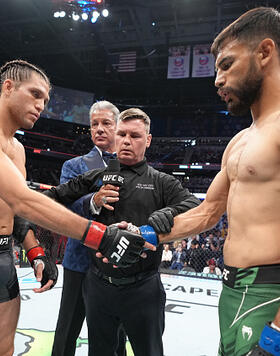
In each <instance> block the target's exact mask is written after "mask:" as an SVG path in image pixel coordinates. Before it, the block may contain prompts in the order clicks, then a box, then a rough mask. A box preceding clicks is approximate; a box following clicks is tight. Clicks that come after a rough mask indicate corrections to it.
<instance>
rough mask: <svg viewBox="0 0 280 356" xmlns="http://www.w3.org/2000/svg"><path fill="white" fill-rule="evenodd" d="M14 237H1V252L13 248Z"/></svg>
mask: <svg viewBox="0 0 280 356" xmlns="http://www.w3.org/2000/svg"><path fill="white" fill-rule="evenodd" d="M12 237H13V235H0V252H1V251H7V250H10V249H11V248H12Z"/></svg>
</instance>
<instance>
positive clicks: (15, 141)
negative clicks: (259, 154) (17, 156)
mask: <svg viewBox="0 0 280 356" xmlns="http://www.w3.org/2000/svg"><path fill="white" fill-rule="evenodd" d="M13 145H14V148H15V150H16V151H18V152H24V147H23V144H22V143H20V142H19V140H18V139H17V138H15V137H13Z"/></svg>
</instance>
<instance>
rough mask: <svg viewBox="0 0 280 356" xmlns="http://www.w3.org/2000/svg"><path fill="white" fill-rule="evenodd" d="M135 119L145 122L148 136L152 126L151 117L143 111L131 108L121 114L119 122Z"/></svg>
mask: <svg viewBox="0 0 280 356" xmlns="http://www.w3.org/2000/svg"><path fill="white" fill-rule="evenodd" d="M133 119H140V120H143V122H144V124H145V127H146V132H147V134H149V133H150V126H151V119H150V118H149V116H148V115H147V114H146V113H145V112H144V111H142V110H141V109H138V108H130V109H127V110H124V111H122V112H121V113H120V116H119V118H118V122H120V121H127V120H133Z"/></svg>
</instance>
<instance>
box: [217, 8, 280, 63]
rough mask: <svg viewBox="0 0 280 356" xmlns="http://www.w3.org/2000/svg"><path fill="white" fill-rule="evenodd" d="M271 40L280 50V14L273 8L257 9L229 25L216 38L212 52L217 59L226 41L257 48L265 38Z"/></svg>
mask: <svg viewBox="0 0 280 356" xmlns="http://www.w3.org/2000/svg"><path fill="white" fill-rule="evenodd" d="M267 37H268V38H271V39H272V40H273V41H274V42H275V45H276V48H277V51H278V52H279V48H280V13H279V11H278V10H276V9H274V8H272V7H257V8H255V9H252V10H249V11H247V12H245V13H244V14H243V15H241V16H240V17H239V18H238V19H237V20H235V21H234V22H233V23H231V24H230V25H228V26H227V27H226V28H225V29H223V30H222V32H220V34H219V35H218V36H217V37H216V38H215V40H214V42H213V44H212V47H211V52H212V53H213V54H214V56H215V57H217V55H218V53H219V51H220V50H221V48H222V47H223V45H224V44H225V42H226V41H228V40H231V39H232V40H235V39H237V40H238V41H241V42H244V43H245V44H247V45H248V46H249V47H252V48H255V46H256V45H257V44H258V43H259V42H260V41H262V40H263V39H265V38H267Z"/></svg>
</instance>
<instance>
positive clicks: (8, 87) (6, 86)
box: [1, 79, 15, 96]
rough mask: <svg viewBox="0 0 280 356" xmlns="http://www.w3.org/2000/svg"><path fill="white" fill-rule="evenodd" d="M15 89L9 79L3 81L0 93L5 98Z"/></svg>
mask: <svg viewBox="0 0 280 356" xmlns="http://www.w3.org/2000/svg"><path fill="white" fill-rule="evenodd" d="M14 87H15V83H14V82H13V80H11V79H6V80H4V83H3V84H2V90H1V91H2V93H4V94H5V95H6V96H9V95H10V93H11V91H12V89H13V88H14Z"/></svg>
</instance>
